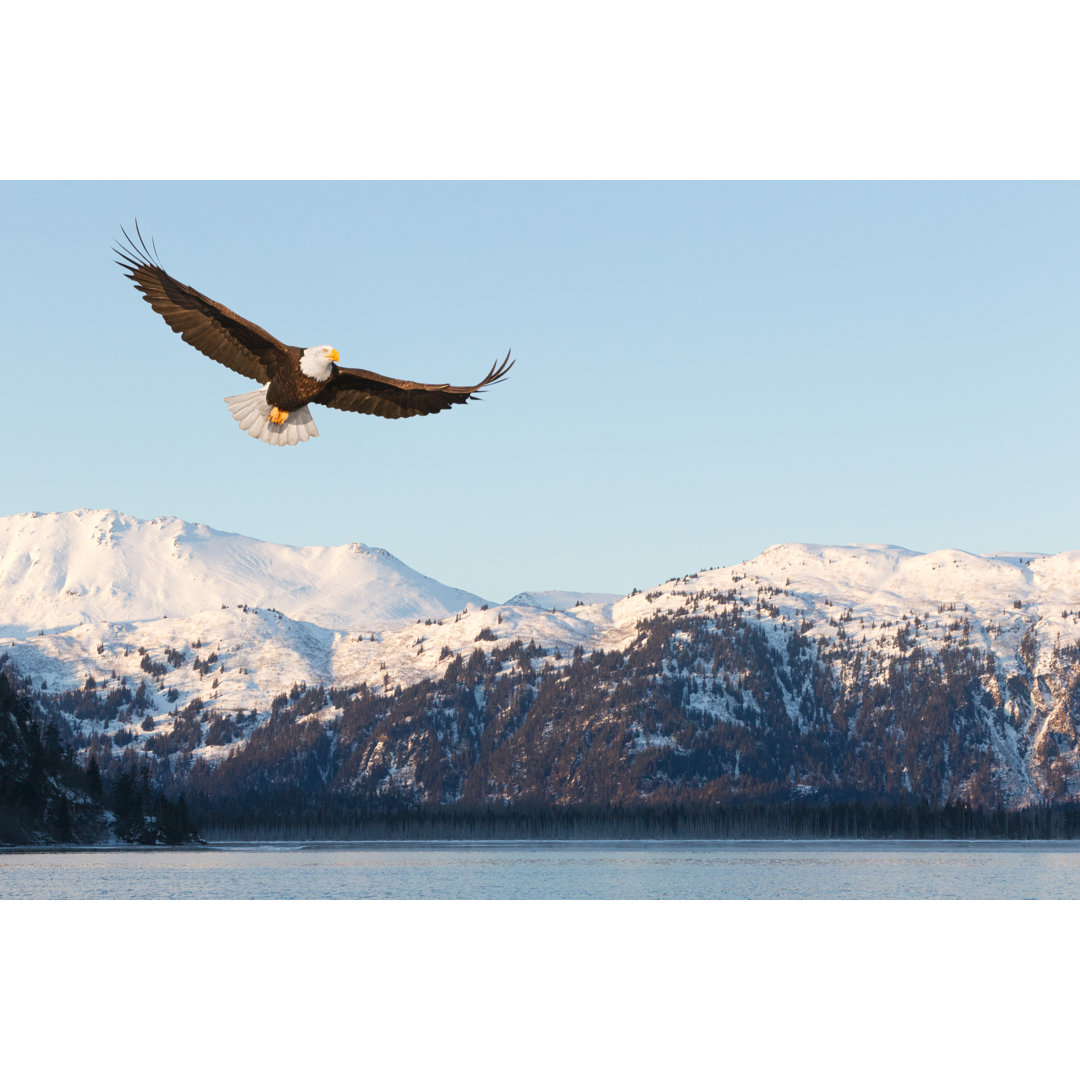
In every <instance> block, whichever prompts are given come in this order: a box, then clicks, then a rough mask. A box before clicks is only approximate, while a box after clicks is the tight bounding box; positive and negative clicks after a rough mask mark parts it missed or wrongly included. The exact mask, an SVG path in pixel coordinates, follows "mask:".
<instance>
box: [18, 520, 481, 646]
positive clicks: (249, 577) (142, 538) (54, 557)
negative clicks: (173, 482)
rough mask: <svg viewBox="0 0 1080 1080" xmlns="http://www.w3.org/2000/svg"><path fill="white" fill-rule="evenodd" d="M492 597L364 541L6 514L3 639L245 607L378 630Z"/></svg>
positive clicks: (174, 523) (330, 624)
mask: <svg viewBox="0 0 1080 1080" xmlns="http://www.w3.org/2000/svg"><path fill="white" fill-rule="evenodd" d="M484 602H485V601H484V600H483V599H481V598H480V597H478V596H474V595H473V594H471V593H467V592H464V591H462V590H461V589H454V588H450V587H449V586H447V585H443V584H441V583H440V582H438V581H434V580H433V579H431V578H428V577H424V576H423V575H422V574H418V573H417V572H416V571H415V570H413V569H411V568H410V567H408V566H406V565H405V564H404V563H402V562H400V561H399V560H397V559H395V558H394V556H393V555H391V554H390V553H389V552H387V551H383V550H381V549H380V548H371V547H367V546H366V545H364V544H359V543H356V544H346V545H343V546H340V547H288V546H286V545H284V544H271V543H267V542H266V541H263V540H253V539H250V538H249V537H246V536H238V535H235V534H233V533H225V532H218V531H217V530H216V529H211V528H208V527H207V526H206V525H197V524H189V523H188V522H185V521H181V520H180V519H179V518H174V517H161V518H155V519H154V520H153V521H142V520H140V519H139V518H134V517H130V516H129V515H127V514H121V513H118V512H116V511H115V510H72V511H69V512H66V513H58V514H38V513H30V514H18V515H15V516H13V517H6V518H0V636H4V635H11V636H16V637H22V636H26V635H28V634H36V633H37V632H38V631H39V630H45V631H46V632H48V631H51V630H57V629H70V628H72V627H75V626H78V625H80V624H84V623H94V622H138V621H142V620H146V619H160V618H161V617H162V616H163V615H164V616H169V617H170V618H175V617H177V616H191V615H195V614H196V613H198V612H200V611H206V610H208V609H210V608H214V607H216V608H221V607H230V608H231V607H235V606H236V605H237V604H247V605H249V606H250V607H267V608H275V609H277V610H279V611H282V612H284V613H285V614H286V615H288V616H289V617H290V618H292V619H299V620H305V621H308V622H314V623H317V624H318V625H319V626H323V627H327V628H330V629H346V628H348V629H359V628H363V629H369V630H381V629H383V628H385V627H387V626H397V625H401V624H402V623H404V622H409V621H411V620H413V619H416V618H419V617H427V616H432V615H446V614H449V613H451V612H454V611H460V610H462V609H463V608H465V607H466V606H468V605H474V606H477V607H478V606H480V605H481V604H483V603H484Z"/></svg>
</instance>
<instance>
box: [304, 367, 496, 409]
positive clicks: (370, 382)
mask: <svg viewBox="0 0 1080 1080" xmlns="http://www.w3.org/2000/svg"><path fill="white" fill-rule="evenodd" d="M513 366H514V362H513V361H512V360H511V359H510V353H509V352H508V353H507V354H506V359H505V360H503V362H502V363H501V364H500V363H495V364H493V365H492V367H491V370H490V371H489V372H488V373H487V375H485V376H484V378H483V379H482V380H481V381H480V382H478V383H477V384H476V385H475V386H450V385H449V384H448V383H441V384H438V383H418V382H410V381H409V380H408V379H391V378H388V377H387V376H386V375H377V374H376V373H375V372H374V371H363V370H361V369H360V368H346V367H339V368H338V369H337V374H336V375H335V376H334V378H333V379H331V380H330V385H329V386H328V387H327V388H326V389H325V390H323V391H321V392H320V393H319V395H318V397H316V398H315V401H316V402H317V403H318V404H320V405H329V406H330V407H331V408H332V409H344V410H346V411H347V412H359V413H371V414H372V415H373V416H384V417H386V418H387V419H390V420H396V419H398V418H399V417H403V416H427V415H428V414H429V413H436V412H441V411H442V410H443V409H449V408H450V406H451V405H464V404H465V402H467V401H469V400H470V399H471V398H472V397H473V395H474V394H475V393H476V392H477V391H478V390H483V389H484V387H486V386H492V385H493V384H494V383H497V382H500V381H501V380H502V379H505V378H506V373H507V372H508V371H509V370H510V369H511V368H512V367H513Z"/></svg>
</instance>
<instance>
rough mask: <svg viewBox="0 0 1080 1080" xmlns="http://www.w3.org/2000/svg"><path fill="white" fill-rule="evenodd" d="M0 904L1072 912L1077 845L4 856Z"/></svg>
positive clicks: (479, 846)
mask: <svg viewBox="0 0 1080 1080" xmlns="http://www.w3.org/2000/svg"><path fill="white" fill-rule="evenodd" d="M0 898H2V899H23V900H46V899H79V900H92V899H108V900H118V899H177V900H181V899H183V900H198V899H207V900H210V899H213V900H259V899H271V900H291V899H306V900H318V899H328V900H333V899H341V900H345V899H386V900H408V899H418V900H419V899H428V900H434V899H446V900H484V899H492V900H495V899H498V900H514V899H530V900H550V899H574V900H589V899H595V900H634V899H642V900H644V899H649V900H661V899H673V900H674V899H684V900H689V899H700V900H725V899H743V900H765V899H770V900H797V899H815V900H841V899H863V900H869V899H878V900H903V899H913V900H914V899H935V900H940V899H969V900H976V899H1010V900H1018V899H1069V900H1072V899H1080V843H1076V842H1062V843H1058V842H1052V841H1048V842H1032V843H1009V842H997V843H995V842H973V843H964V842H944V843H939V842H927V843H919V842H910V841H892V842H889V841H883V842H878V841H855V842H847V843H841V842H817V843H815V842H794V841H752V842H741V843H732V842H720V841H717V842H709V841H689V842H669V841H658V842H640V841H626V842H618V841H597V842H568V843H559V842H548V843H535V842H516V843H513V842H489V843H462V842H442V843H440V842H414V843H340V844H328V843H294V844H230V845H212V846H209V847H204V848H184V849H180V850H154V849H135V850H132V849H82V850H68V851H57V850H51V851H40V850H38V851H29V850H10V849H9V850H4V851H0Z"/></svg>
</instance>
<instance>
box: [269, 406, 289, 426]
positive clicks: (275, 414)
mask: <svg viewBox="0 0 1080 1080" xmlns="http://www.w3.org/2000/svg"><path fill="white" fill-rule="evenodd" d="M288 419H289V414H288V413H287V412H282V411H281V409H279V408H278V407H277V406H276V405H275V406H274V407H273V408H272V409H271V410H270V423H271V424H284V423H285V421H286V420H288Z"/></svg>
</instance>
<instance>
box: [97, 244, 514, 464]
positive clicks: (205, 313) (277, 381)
mask: <svg viewBox="0 0 1080 1080" xmlns="http://www.w3.org/2000/svg"><path fill="white" fill-rule="evenodd" d="M121 231H122V232H123V233H124V239H125V240H126V241H127V244H126V245H125V244H122V243H121V244H120V245H119V246H118V247H115V248H113V251H115V252H116V254H117V255H119V256H120V259H118V260H117V265H119V266H121V267H122V268H123V269H124V270H126V271H127V274H126V276H127V277H128V278H130V279H131V280H132V281H134V282H135V288H136V289H138V290H139V292H141V293H142V294H143V299H144V300H145V301H146V302H147V303H148V304H149V305H150V306H151V307H152V308H153V309H154V310H155V311H156V312H157V313H158V314H159V315H160V316H161V317H162V318H163V319H164V320H165V321H166V322H167V323H168V324H169V326H170V327H171V328H172V329H173V331H175V332H176V333H177V334H179V335H180V336H181V337H182V338H183V339H184V340H185V341H186V342H187V343H188V344H189V345H193V346H194V347H195V348H196V349H198V350H199V352H201V353H204V354H205V355H206V356H209V357H210V359H211V360H216V361H217V362H218V363H219V364H224V365H225V366H226V367H228V368H232V370H233V371H237V372H239V373H240V374H241V375H246V376H247V377H248V378H250V379H256V380H258V382H259V383H261V384H262V385H261V386H260V387H259V389H258V390H252V391H251V392H250V393H247V394H236V395H235V396H233V397H227V398H226V399H225V404H226V405H228V407H229V411H230V412H231V413H232V414H233V417H234V418H235V419H236V421H237V422H238V423H239V424H240V427H241V428H242V429H243V430H244V431H246V432H247V433H248V434H249V435H250V436H251V437H252V438H253V439H261V440H262V441H263V442H265V443H269V444H270V445H271V446H295V445H296V444H297V443H299V442H307V440H308V439H311V438H314V437H315V436H317V435H318V434H319V432H318V429H317V428H316V427H315V421H314V420H313V419H312V418H311V412H310V410H309V409H308V406H309V405H311V404H312V403H315V404H317V405H328V406H329V407H330V408H332V409H344V410H346V411H348V412H359V413H371V414H372V415H374V416H383V417H387V418H390V419H395V418H397V417H402V416H427V415H428V414H429V413H436V412H440V411H442V410H443V409H449V408H450V406H451V405H463V404H464V403H465V402H467V401H470V400H474V395H475V394H476V393H477V391H479V390H482V389H484V387H487V386H491V385H493V384H494V383H497V382H499V381H500V380H502V379H504V378H505V377H506V373H507V372H508V371H509V370H510V368H511V367H513V361H511V359H510V353H509V352H507V354H506V357H505V359H504V360H503V361H502V362H501V363H499V362H496V363H495V364H493V365H492V367H491V370H490V371H489V372H488V373H487V375H485V376H484V378H483V379H481V380H480V382H478V383H477V384H476V385H475V386H450V385H449V384H446V383H418V382H410V381H409V380H407V379H391V378H390V377H389V376H387V375H378V374H376V373H375V372H374V371H364V370H363V369H361V368H348V367H340V366H339V365H338V360H339V359H340V357H339V356H338V351H337V349H334V348H331V347H330V346H329V345H316V346H314V347H311V348H306V349H301V348H299V347H298V346H295V345H285V344H283V343H282V342H280V341H278V339H277V338H275V337H274V336H273V335H272V334H268V333H267V332H266V331H265V330H264V329H263V328H262V327H261V326H256V325H255V323H253V322H248V320H247V319H244V318H241V317H240V316H239V315H237V314H235V312H232V311H230V310H229V309H228V308H227V307H225V306H224V305H223V304H219V303H218V302H217V301H216V300H211V299H210V297H208V296H203V294H202V293H200V292H196V290H195V289H193V288H191V286H190V285H182V284H181V283H180V282H179V281H177V280H176V278H174V277H171V276H170V275H169V274H167V273H165V271H164V270H163V269H162V268H161V266H160V264H159V263H158V260H157V248H156V246H154V253H153V255H151V253H150V251H149V249H148V248H147V246H146V244H145V242H144V241H143V238H142V234H141V233H140V232H139V225H138V222H136V223H135V235H136V236H137V237H138V243H136V242H135V241H133V240H132V239H131V237H130V236H128V234H127V230H121Z"/></svg>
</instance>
